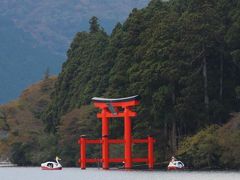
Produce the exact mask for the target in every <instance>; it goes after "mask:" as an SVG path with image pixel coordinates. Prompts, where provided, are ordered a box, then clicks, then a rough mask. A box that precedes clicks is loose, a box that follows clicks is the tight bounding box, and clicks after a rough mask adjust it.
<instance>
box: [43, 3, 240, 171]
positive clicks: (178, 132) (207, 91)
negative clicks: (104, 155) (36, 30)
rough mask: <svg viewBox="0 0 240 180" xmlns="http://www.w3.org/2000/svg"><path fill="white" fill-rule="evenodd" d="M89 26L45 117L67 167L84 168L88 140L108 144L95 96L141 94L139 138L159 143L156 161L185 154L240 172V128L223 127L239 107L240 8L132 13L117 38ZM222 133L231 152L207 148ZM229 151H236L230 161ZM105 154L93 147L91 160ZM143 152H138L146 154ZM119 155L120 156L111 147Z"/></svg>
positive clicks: (155, 6) (174, 6)
mask: <svg viewBox="0 0 240 180" xmlns="http://www.w3.org/2000/svg"><path fill="white" fill-rule="evenodd" d="M89 23H90V29H89V32H78V33H77V34H76V36H75V38H74V40H73V42H72V43H71V46H70V48H69V50H68V51H67V61H66V62H65V63H64V64H63V66H62V72H61V73H60V75H59V76H58V79H57V81H56V83H55V88H54V90H53V92H52V94H51V101H50V103H49V104H48V105H46V109H45V110H43V111H42V113H41V115H40V117H41V119H42V120H43V122H44V123H45V125H46V128H45V131H46V132H47V133H49V134H52V135H53V136H55V137H57V140H56V142H55V144H54V143H53V144H52V146H56V147H57V149H55V151H56V152H55V153H58V154H59V155H60V156H61V157H62V159H64V164H65V165H69V166H73V165H76V163H77V159H78V156H79V154H78V153H79V146H78V144H77V139H78V138H79V136H80V135H81V134H86V135H87V136H88V137H89V138H96V137H100V133H101V130H100V125H101V122H100V121H99V120H97V118H96V110H95V109H94V107H93V105H92V103H91V98H92V97H94V96H100V97H109V98H117V97H125V96H131V95H135V94H138V95H140V96H141V104H140V105H139V106H138V107H137V108H136V109H135V110H136V111H137V112H138V117H137V118H136V119H134V120H133V135H134V136H135V137H138V138H142V137H146V136H147V135H153V136H154V137H155V138H156V140H157V142H156V145H155V155H156V161H157V163H160V162H164V161H166V160H168V159H169V157H170V156H172V155H178V156H179V157H181V158H183V159H184V160H185V161H186V162H187V164H188V165H189V167H195V168H206V167H208V168H215V167H217V168H237V167H239V164H240V162H239V160H238V161H237V160H236V161H235V159H234V158H237V157H239V156H240V154H239V152H240V146H239V143H238V144H237V146H234V145H235V144H234V143H235V141H239V137H240V135H239V134H240V133H239V131H240V128H239V124H238V123H236V124H238V125H236V126H234V132H232V129H231V128H224V127H222V126H223V125H224V124H225V123H227V122H228V121H229V119H231V116H232V115H231V113H232V112H238V111H239V108H240V104H239V98H240V76H239V75H240V69H239V68H240V1H238V0H169V1H161V0H152V1H151V2H150V3H149V5H148V6H147V7H146V8H144V9H141V10H138V9H133V10H132V13H131V14H130V15H129V17H128V19H127V20H126V21H125V22H124V23H123V24H120V23H118V24H117V25H116V26H115V28H114V29H113V31H112V33H111V34H110V35H108V34H107V33H106V32H105V31H104V29H103V28H102V27H101V25H100V24H99V23H98V18H97V17H92V18H91V19H90V21H89ZM234 121H236V122H237V121H239V118H235V120H234ZM120 128H122V123H121V122H120V121H117V120H115V119H113V120H112V121H111V130H110V132H111V133H110V137H111V138H116V137H119V138H121V137H122V136H123V128H122V131H121V130H120V131H119V129H120ZM228 131H230V132H229V133H230V134H231V132H232V134H231V135H230V134H228ZM113 132H114V133H113ZM220 132H222V134H225V135H226V136H223V135H222V136H221V139H222V140H223V139H224V138H225V137H226V139H225V141H224V142H225V144H224V143H222V144H221V142H219V143H217V142H216V146H214V145H213V146H211V147H210V146H208V145H209V144H211V143H212V142H214V137H216V136H218V134H219V133H220ZM194 134H196V135H195V136H193V135H194ZM211 138H212V139H211ZM227 138H228V139H227ZM209 139H210V140H209ZM226 142H228V143H229V144H227V143H226ZM231 143H232V144H231ZM220 146H221V147H222V148H218V147H220ZM198 147H201V149H200V150H199V149H198ZM227 147H229V148H227ZM230 147H235V148H237V149H238V150H235V151H234V153H231V154H230V155H227V152H229V151H230V150H232V149H233V148H230ZM98 148H99V147H93V148H91V149H89V154H88V156H95V157H96V156H99V152H98V150H99V149H98ZM194 148H195V149H194ZM196 148H197V149H196ZM211 148H212V149H211ZM145 150H146V149H144V148H142V147H138V146H136V147H135V146H134V151H135V152H136V154H137V155H139V156H140V155H142V154H143V153H144V152H145ZM197 150H199V151H197ZM212 151H218V152H217V153H216V154H214V153H211V152H212ZM202 152H205V154H204V153H202ZM208 152H209V153H208ZM112 153H113V154H114V155H116V154H120V153H122V149H121V148H115V147H112ZM194 153H196V154H194ZM195 155H196V156H195ZM195 157H196V159H195ZM238 159H239V158H238ZM198 160H199V163H197V162H198ZM200 160H201V161H200ZM231 160H232V161H233V160H234V163H233V165H231V166H229V161H231Z"/></svg>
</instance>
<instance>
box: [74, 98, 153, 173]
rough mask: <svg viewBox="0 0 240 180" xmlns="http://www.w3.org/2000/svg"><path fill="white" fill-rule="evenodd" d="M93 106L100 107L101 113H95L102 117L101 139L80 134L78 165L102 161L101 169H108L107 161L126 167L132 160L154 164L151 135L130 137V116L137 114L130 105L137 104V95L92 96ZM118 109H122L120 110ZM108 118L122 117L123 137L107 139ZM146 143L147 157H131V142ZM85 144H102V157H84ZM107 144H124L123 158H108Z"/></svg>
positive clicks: (129, 165) (83, 166)
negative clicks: (109, 97)
mask: <svg viewBox="0 0 240 180" xmlns="http://www.w3.org/2000/svg"><path fill="white" fill-rule="evenodd" d="M92 100H93V102H94V105H95V107H97V108H99V109H101V113H98V114H97V117H98V118H101V119H102V139H100V140H91V139H87V138H86V137H85V136H81V138H80V139H79V141H78V143H79V144H80V145H81V146H80V159H79V163H80V167H81V169H85V168H86V163H97V162H101V163H102V168H103V169H109V163H124V167H125V168H126V169H131V168H132V163H133V162H145V163H147V164H148V167H149V168H150V169H152V168H153V165H154V152H153V143H154V142H155V140H154V139H153V137H150V136H148V138H146V139H132V131H131V129H132V125H131V119H130V118H131V117H135V116H137V113H136V112H133V111H132V110H131V107H133V106H136V105H138V104H139V103H140V102H139V96H137V95H136V96H131V97H126V98H118V99H107V98H98V97H94V98H92ZM120 109H123V111H122V112H120ZM109 118H124V139H109ZM133 143H135V144H136V143H147V144H148V157H147V158H132V144H133ZM87 144H102V158H101V159H97V158H94V159H88V158H87V157H86V145H87ZM109 144H124V158H109Z"/></svg>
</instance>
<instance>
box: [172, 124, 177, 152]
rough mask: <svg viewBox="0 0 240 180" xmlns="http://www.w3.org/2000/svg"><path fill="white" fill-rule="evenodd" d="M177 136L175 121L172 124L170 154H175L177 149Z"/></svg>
mask: <svg viewBox="0 0 240 180" xmlns="http://www.w3.org/2000/svg"><path fill="white" fill-rule="evenodd" d="M176 139H177V135H176V121H175V120H173V122H172V152H173V153H175V152H176V149H177V140H176Z"/></svg>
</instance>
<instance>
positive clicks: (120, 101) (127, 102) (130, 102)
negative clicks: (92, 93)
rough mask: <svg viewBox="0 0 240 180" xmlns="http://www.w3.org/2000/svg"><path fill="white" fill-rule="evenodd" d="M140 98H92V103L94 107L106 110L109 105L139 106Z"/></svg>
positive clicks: (136, 96)
mask: <svg viewBox="0 0 240 180" xmlns="http://www.w3.org/2000/svg"><path fill="white" fill-rule="evenodd" d="M139 99H140V97H139V96H138V95H135V96H130V97H125V98H116V99H110V98H101V97H94V98H92V101H93V102H94V105H95V106H96V107H98V108H108V107H109V105H110V106H113V107H129V106H136V105H138V104H139Z"/></svg>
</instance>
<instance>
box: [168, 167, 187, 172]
mask: <svg viewBox="0 0 240 180" xmlns="http://www.w3.org/2000/svg"><path fill="white" fill-rule="evenodd" d="M179 170H184V167H182V168H178V167H175V166H169V167H168V171H179Z"/></svg>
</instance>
